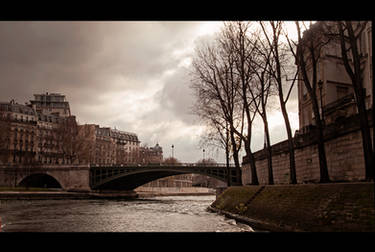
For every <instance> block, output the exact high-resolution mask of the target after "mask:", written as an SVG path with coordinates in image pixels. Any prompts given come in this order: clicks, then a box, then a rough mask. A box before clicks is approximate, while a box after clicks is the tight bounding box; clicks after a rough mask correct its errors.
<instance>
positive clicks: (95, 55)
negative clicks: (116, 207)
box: [0, 21, 298, 162]
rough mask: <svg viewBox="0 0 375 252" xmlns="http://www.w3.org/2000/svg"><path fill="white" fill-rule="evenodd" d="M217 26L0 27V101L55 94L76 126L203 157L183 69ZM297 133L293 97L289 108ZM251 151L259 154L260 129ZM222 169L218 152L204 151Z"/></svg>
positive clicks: (278, 132)
mask: <svg viewBox="0 0 375 252" xmlns="http://www.w3.org/2000/svg"><path fill="white" fill-rule="evenodd" d="M221 25H222V22H208V21H204V22H193V21H189V22H183V21H177V22H170V21H168V22H167V21H163V22H150V21H147V22H141V21H121V22H120V21H111V22H110V21H106V22H93V21H90V22H83V21H81V22H67V21H64V22H57V21H55V22H46V21H43V22H34V21H33V22H30V21H28V22H4V21H1V22H0V38H1V39H0V101H10V100H11V99H15V100H16V101H17V102H18V103H22V104H24V103H25V102H28V101H29V100H30V99H33V94H39V93H45V92H49V93H62V94H65V95H66V98H67V100H68V101H69V103H70V109H71V112H72V114H73V115H75V116H76V117H77V120H78V122H79V124H85V123H95V124H99V125H100V126H101V127H112V128H115V127H116V128H117V129H119V130H124V131H129V132H134V133H136V134H137V135H138V138H139V140H140V141H141V145H142V144H147V145H148V146H154V145H155V144H156V143H157V142H158V143H159V144H160V145H161V146H162V147H163V151H164V157H169V156H171V145H172V144H173V145H174V146H175V148H174V156H175V157H176V158H177V159H179V160H181V161H183V162H196V161H197V160H199V159H201V158H202V149H201V148H200V147H199V140H200V135H201V134H202V133H204V126H203V125H200V124H199V120H198V118H196V117H195V116H194V115H192V114H191V113H190V107H191V106H192V104H193V102H194V97H193V96H192V90H191V89H190V88H189V85H190V77H189V75H188V68H189V65H190V63H191V56H192V53H193V49H194V45H195V43H196V41H198V40H199V39H201V38H202V36H205V37H210V36H212V35H213V34H214V33H215V32H216V31H218V30H219V29H220V26H221ZM274 107H275V110H274V111H273V112H272V113H271V114H270V115H269V116H270V130H271V141H272V143H276V142H279V141H282V140H285V139H286V133H285V127H284V125H283V119H282V115H281V112H280V111H279V110H278V109H277V108H278V106H277V104H276V105H275V106H274ZM288 108H289V116H290V119H291V124H292V130H293V132H294V130H295V129H297V128H298V107H297V100H296V95H295V93H294V94H293V97H292V99H291V101H290V102H289V105H288ZM254 131H255V132H254V133H255V135H254V137H253V139H254V141H253V144H252V146H253V150H254V151H255V150H258V149H260V148H262V147H263V125H262V124H261V123H260V122H259V123H258V124H257V126H256V127H255V128H254ZM208 157H211V158H214V159H216V160H218V161H219V162H224V160H225V159H224V155H223V152H220V153H217V152H216V151H213V150H207V151H206V158H208Z"/></svg>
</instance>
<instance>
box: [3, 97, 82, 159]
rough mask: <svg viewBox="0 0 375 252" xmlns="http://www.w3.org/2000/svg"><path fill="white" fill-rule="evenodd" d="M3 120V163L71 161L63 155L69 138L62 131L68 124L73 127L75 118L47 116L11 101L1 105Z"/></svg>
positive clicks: (65, 154)
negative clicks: (70, 123)
mask: <svg viewBox="0 0 375 252" xmlns="http://www.w3.org/2000/svg"><path fill="white" fill-rule="evenodd" d="M0 118H1V120H0V138H1V143H0V153H1V154H0V155H1V158H0V162H1V163H3V164H38V163H39V164H63V163H67V162H70V161H71V160H72V158H71V157H68V155H67V153H64V150H65V149H66V148H64V147H63V145H64V144H65V143H66V140H67V139H69V136H67V135H66V134H64V132H62V130H63V128H64V127H65V125H67V124H66V122H67V121H69V122H72V123H73V125H74V123H75V117H74V116H67V117H59V116H55V115H53V114H49V115H45V114H42V113H38V112H37V111H36V110H34V109H33V107H31V106H29V105H22V104H18V103H16V102H15V101H14V100H12V101H10V102H1V103H0ZM63 139H64V140H63ZM68 160H69V161H68Z"/></svg>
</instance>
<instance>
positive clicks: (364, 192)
mask: <svg viewBox="0 0 375 252" xmlns="http://www.w3.org/2000/svg"><path fill="white" fill-rule="evenodd" d="M211 207H212V209H213V210H215V211H218V212H221V213H224V214H229V215H232V217H233V216H239V220H241V221H244V222H247V223H248V224H249V225H250V226H251V227H252V228H253V229H255V230H257V229H258V230H269V231H308V232H317V231H319V232H320V231H327V232H331V231H333V232H346V231H353V232H358V231H359V232H361V231H371V232H374V231H375V201H374V184H373V183H366V182H358V183H335V184H306V185H269V186H267V185H265V186H242V187H229V188H228V189H226V190H225V191H224V192H223V193H222V194H221V195H220V196H219V197H218V198H217V199H216V201H215V202H214V203H213V204H212V205H211Z"/></svg>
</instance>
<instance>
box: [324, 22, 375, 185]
mask: <svg viewBox="0 0 375 252" xmlns="http://www.w3.org/2000/svg"><path fill="white" fill-rule="evenodd" d="M368 23H369V21H358V22H352V21H336V22H335V23H334V25H332V24H330V23H326V24H327V25H326V28H327V30H329V32H328V35H329V36H330V37H331V38H332V37H333V38H334V39H335V40H336V41H337V42H338V43H339V45H340V49H341V58H342V61H343V63H344V67H345V70H346V72H347V74H348V75H349V77H350V80H351V82H352V87H353V90H354V95H355V100H356V105H357V109H358V114H359V121H360V126H361V135H362V145H363V153H364V160H365V170H366V180H373V179H374V159H375V156H374V155H375V153H374V152H373V147H372V143H371V134H370V127H369V122H368V115H367V113H368V112H367V110H366V93H365V90H364V85H363V73H364V65H363V59H364V57H365V56H364V54H362V53H361V49H360V43H359V40H360V38H361V37H362V35H363V32H364V30H365V28H366V27H367V25H368ZM370 46H371V45H370ZM369 60H370V59H369ZM373 120H374V119H373ZM374 143H375V142H374ZM374 148H375V147H374Z"/></svg>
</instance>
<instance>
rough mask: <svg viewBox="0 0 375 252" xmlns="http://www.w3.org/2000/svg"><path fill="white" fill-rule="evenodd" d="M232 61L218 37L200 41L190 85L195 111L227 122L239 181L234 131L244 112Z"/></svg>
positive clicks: (238, 141)
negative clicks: (201, 42) (208, 40)
mask: <svg viewBox="0 0 375 252" xmlns="http://www.w3.org/2000/svg"><path fill="white" fill-rule="evenodd" d="M234 64H235V62H234V58H233V54H231V53H228V51H226V50H225V48H223V47H222V46H220V41H218V40H216V41H215V42H214V43H213V44H208V43H206V44H202V45H201V46H200V47H197V48H196V56H195V58H194V60H193V64H192V65H193V71H192V75H193V80H192V85H191V87H192V88H193V90H194V91H195V95H196V97H197V103H196V105H197V106H196V109H195V110H196V111H201V112H203V113H209V114H216V115H217V118H219V119H220V120H216V122H217V123H219V124H221V127H222V128H225V125H224V122H225V123H228V126H229V138H230V141H231V150H232V156H233V159H234V163H235V166H236V168H237V174H238V175H239V176H238V180H239V182H240V178H241V177H240V173H241V170H240V162H239V151H240V149H241V139H239V138H238V136H237V135H236V133H235V131H238V132H242V131H243V116H244V113H243V110H242V109H241V108H240V106H239V96H238V77H237V76H235V74H234V73H235V65H234ZM200 114H202V113H200Z"/></svg>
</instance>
